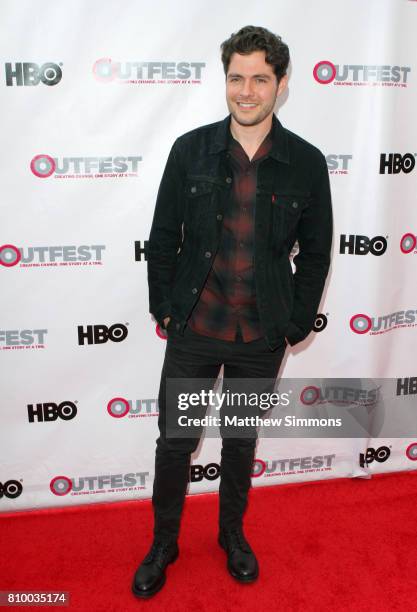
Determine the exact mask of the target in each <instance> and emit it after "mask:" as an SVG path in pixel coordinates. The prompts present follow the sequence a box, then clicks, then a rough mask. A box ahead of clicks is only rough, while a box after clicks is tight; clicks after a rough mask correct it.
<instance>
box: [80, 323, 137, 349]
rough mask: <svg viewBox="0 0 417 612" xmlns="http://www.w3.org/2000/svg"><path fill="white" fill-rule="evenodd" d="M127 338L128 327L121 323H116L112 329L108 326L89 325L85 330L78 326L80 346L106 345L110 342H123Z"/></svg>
mask: <svg viewBox="0 0 417 612" xmlns="http://www.w3.org/2000/svg"><path fill="white" fill-rule="evenodd" d="M126 338H127V327H126V325H122V324H121V323H115V324H114V325H112V326H111V327H107V326H106V325H87V326H86V327H85V329H84V327H83V326H82V325H79V326H78V344H80V345H83V344H84V341H85V340H86V341H87V344H104V343H105V342H107V341H108V340H111V341H112V342H122V340H125V339H126Z"/></svg>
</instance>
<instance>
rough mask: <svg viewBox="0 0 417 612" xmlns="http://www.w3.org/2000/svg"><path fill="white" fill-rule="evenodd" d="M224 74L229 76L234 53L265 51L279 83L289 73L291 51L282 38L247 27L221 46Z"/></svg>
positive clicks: (266, 31)
mask: <svg viewBox="0 0 417 612" xmlns="http://www.w3.org/2000/svg"><path fill="white" fill-rule="evenodd" d="M220 48H221V51H222V62H223V68H224V73H225V74H226V75H227V71H228V69H229V64H230V60H231V59H232V55H233V53H239V54H240V55H249V54H250V53H253V52H254V51H265V61H266V63H267V64H270V65H271V66H272V68H273V70H274V72H275V75H276V77H277V81H278V83H279V82H280V80H281V79H282V77H283V76H284V74H286V73H287V68H288V63H289V61H290V51H289V49H288V46H287V45H286V44H285V42H283V40H282V39H281V36H277V35H276V34H273V33H272V32H270V31H269V30H267V29H266V28H261V27H257V26H245V27H244V28H241V29H240V30H239V32H236V33H235V34H232V35H231V36H230V38H228V39H227V40H225V41H224V42H223V43H222V44H221V45H220Z"/></svg>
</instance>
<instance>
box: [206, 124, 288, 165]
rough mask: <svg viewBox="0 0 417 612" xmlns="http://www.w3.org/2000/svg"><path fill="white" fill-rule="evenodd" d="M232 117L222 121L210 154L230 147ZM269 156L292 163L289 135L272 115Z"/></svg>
mask: <svg viewBox="0 0 417 612" xmlns="http://www.w3.org/2000/svg"><path fill="white" fill-rule="evenodd" d="M229 134H230V115H228V116H227V117H226V118H225V119H223V121H220V123H219V125H218V128H217V130H216V133H215V137H214V140H213V142H212V143H211V146H210V153H220V151H225V150H226V149H227V148H228V146H229ZM269 156H270V157H272V158H273V159H276V160H277V161H279V162H284V163H285V164H289V163H290V156H289V151H288V135H287V132H286V130H285V129H284V128H283V127H282V124H281V122H280V121H279V120H278V119H277V117H276V115H275V114H274V115H272V147H271V151H270V153H269Z"/></svg>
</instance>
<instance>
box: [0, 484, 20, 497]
mask: <svg viewBox="0 0 417 612" xmlns="http://www.w3.org/2000/svg"><path fill="white" fill-rule="evenodd" d="M22 491H23V487H22V484H21V483H20V482H19V481H18V480H8V481H7V482H5V483H4V485H1V483H0V499H1V498H2V497H3V495H5V496H6V497H8V498H9V499H16V497H19V495H20V494H21V492H22Z"/></svg>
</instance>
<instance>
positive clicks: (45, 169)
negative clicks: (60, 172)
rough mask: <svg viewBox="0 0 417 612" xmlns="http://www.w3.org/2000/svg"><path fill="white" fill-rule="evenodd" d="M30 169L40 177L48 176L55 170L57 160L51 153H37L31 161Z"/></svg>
mask: <svg viewBox="0 0 417 612" xmlns="http://www.w3.org/2000/svg"><path fill="white" fill-rule="evenodd" d="M30 169H31V170H32V172H33V174H34V175H35V176H38V177H39V178H48V176H51V174H53V173H54V172H55V161H54V159H53V158H52V157H51V156H50V155H46V154H45V153H42V154H41V155H36V156H35V157H34V158H33V159H32V161H31V162H30Z"/></svg>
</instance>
